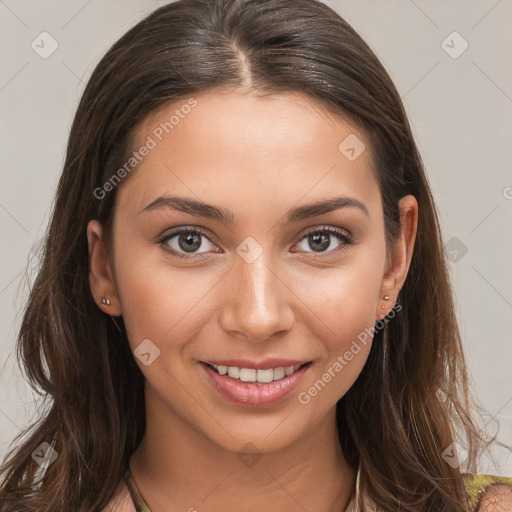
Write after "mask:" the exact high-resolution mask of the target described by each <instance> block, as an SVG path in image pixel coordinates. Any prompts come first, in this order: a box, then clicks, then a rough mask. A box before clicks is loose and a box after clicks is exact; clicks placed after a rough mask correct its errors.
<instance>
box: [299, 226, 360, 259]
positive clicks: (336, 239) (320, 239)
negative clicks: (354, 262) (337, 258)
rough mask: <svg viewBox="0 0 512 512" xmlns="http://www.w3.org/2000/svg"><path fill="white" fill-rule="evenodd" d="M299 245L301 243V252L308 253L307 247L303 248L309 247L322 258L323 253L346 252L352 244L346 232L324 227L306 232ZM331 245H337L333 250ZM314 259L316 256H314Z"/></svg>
mask: <svg viewBox="0 0 512 512" xmlns="http://www.w3.org/2000/svg"><path fill="white" fill-rule="evenodd" d="M301 243H303V246H302V248H303V250H305V251H306V252H309V251H307V247H306V248H304V246H307V245H309V247H311V248H312V249H313V253H320V254H321V255H320V256H319V257H322V255H323V254H324V253H328V254H331V253H336V252H342V251H346V250H347V249H348V248H349V246H350V245H352V244H353V240H352V238H351V236H350V235H349V234H348V233H347V232H346V231H342V230H341V229H336V228H333V227H330V226H326V227H321V228H317V229H313V230H310V231H308V232H307V233H306V234H305V235H304V236H303V237H302V238H301V241H300V242H299V245H300V244H301ZM333 243H335V244H336V243H337V245H335V246H334V248H333ZM329 248H330V249H329ZM315 257H318V256H316V255H315Z"/></svg>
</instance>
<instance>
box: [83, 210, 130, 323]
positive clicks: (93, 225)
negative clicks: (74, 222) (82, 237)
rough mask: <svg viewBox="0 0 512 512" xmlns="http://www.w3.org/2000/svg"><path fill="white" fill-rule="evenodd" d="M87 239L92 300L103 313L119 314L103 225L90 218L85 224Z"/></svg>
mask: <svg viewBox="0 0 512 512" xmlns="http://www.w3.org/2000/svg"><path fill="white" fill-rule="evenodd" d="M87 241H88V243H89V285H90V287H91V292H92V296H93V297H94V301H95V302H96V304H98V306H99V307H100V309H101V310H102V311H104V312H105V313H107V314H109V315H112V316H119V315H121V313H122V312H121V304H120V302H119V297H118V295H117V290H116V284H115V280H114V275H113V273H112V269H111V266H110V259H109V254H108V251H107V246H106V243H105V239H104V234H103V226H102V224H101V223H100V222H99V221H97V220H91V221H90V222H89V223H88V224H87ZM102 297H105V298H106V299H108V300H109V301H110V304H109V305H105V304H101V299H102Z"/></svg>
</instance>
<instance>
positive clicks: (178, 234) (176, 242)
mask: <svg viewBox="0 0 512 512" xmlns="http://www.w3.org/2000/svg"><path fill="white" fill-rule="evenodd" d="M203 239H206V241H207V242H206V243H204V242H203ZM158 243H159V244H161V245H163V246H164V248H165V249H166V250H167V251H170V252H171V253H172V254H174V255H179V257H180V259H187V258H197V257H199V258H204V257H206V255H207V253H208V252H209V251H211V248H212V247H216V245H215V244H214V243H213V242H212V241H211V240H210V239H209V238H208V236H207V234H206V233H205V232H204V231H202V230H200V229H198V228H189V227H183V228H179V229H176V230H174V231H172V232H170V233H167V234H166V235H164V236H163V237H162V238H161V239H160V240H158ZM204 246H206V247H204ZM209 246H210V247H209ZM201 247H203V248H205V249H206V251H205V252H198V249H199V248H201ZM214 252H220V251H214Z"/></svg>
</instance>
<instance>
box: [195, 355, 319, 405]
mask: <svg viewBox="0 0 512 512" xmlns="http://www.w3.org/2000/svg"><path fill="white" fill-rule="evenodd" d="M283 361H284V360H273V362H272V363H271V364H269V361H267V362H262V363H259V364H254V363H251V362H250V361H247V360H246V361H241V360H237V361H236V363H238V364H240V366H234V365H235V361H234V360H231V361H215V362H205V361H201V363H200V366H201V367H202V368H203V369H204V374H205V377H206V381H205V382H206V383H209V385H212V386H213V389H214V390H216V392H217V393H219V394H220V395H221V396H222V397H224V399H227V400H228V401H229V402H232V403H235V404H237V405H239V406H244V407H253V408H254V407H256V408H261V407H271V406H274V405H277V404H278V403H280V402H281V401H284V400H285V399H286V398H288V397H290V396H291V395H292V393H293V392H294V391H295V390H296V389H297V387H298V386H299V385H300V383H301V382H302V380H303V379H304V377H305V375H306V374H307V372H308V370H309V367H310V366H311V365H312V363H313V362H312V361H308V362H301V361H288V360H287V361H286V362H287V363H292V362H293V363H295V364H289V365H287V366H274V365H275V364H283ZM219 362H222V363H229V365H228V364H216V363H219ZM250 366H253V367H252V368H251V367H250ZM254 366H259V368H254Z"/></svg>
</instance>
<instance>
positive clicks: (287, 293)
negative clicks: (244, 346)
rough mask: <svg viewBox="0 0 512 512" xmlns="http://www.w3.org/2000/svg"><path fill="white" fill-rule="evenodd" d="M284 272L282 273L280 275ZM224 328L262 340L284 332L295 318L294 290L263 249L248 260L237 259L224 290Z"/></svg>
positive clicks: (230, 332) (233, 334) (222, 315)
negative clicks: (251, 260) (274, 267)
mask: <svg viewBox="0 0 512 512" xmlns="http://www.w3.org/2000/svg"><path fill="white" fill-rule="evenodd" d="M278 274H281V275H278ZM222 293H223V301H222V310H221V314H220V316H219V323H220V326H221V328H222V329H223V330H224V331H226V332H227V333H229V334H230V335H231V336H236V337H238V338H240V339H247V340H248V341H251V342H262V341H266V340H269V339H271V338H275V337H278V336H282V335H283V334H284V333H285V332H287V331H289V330H290V329H291V327H292V325H293V322H294V315H293V310H292V306H291V304H292V301H293V298H294V293H293V291H292V290H291V288H290V285H289V284H288V283H286V282H285V280H284V279H283V277H282V272H279V271H277V270H275V269H273V268H272V262H271V261H270V258H269V257H266V251H264V252H263V254H261V255H260V256H259V257H258V258H257V259H256V260H255V261H253V262H251V263H248V262H246V261H244V260H243V259H242V258H238V259H236V261H235V263H234V268H233V270H232V271H231V272H230V273H229V277H228V279H226V282H225V284H224V288H223V290H222Z"/></svg>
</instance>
